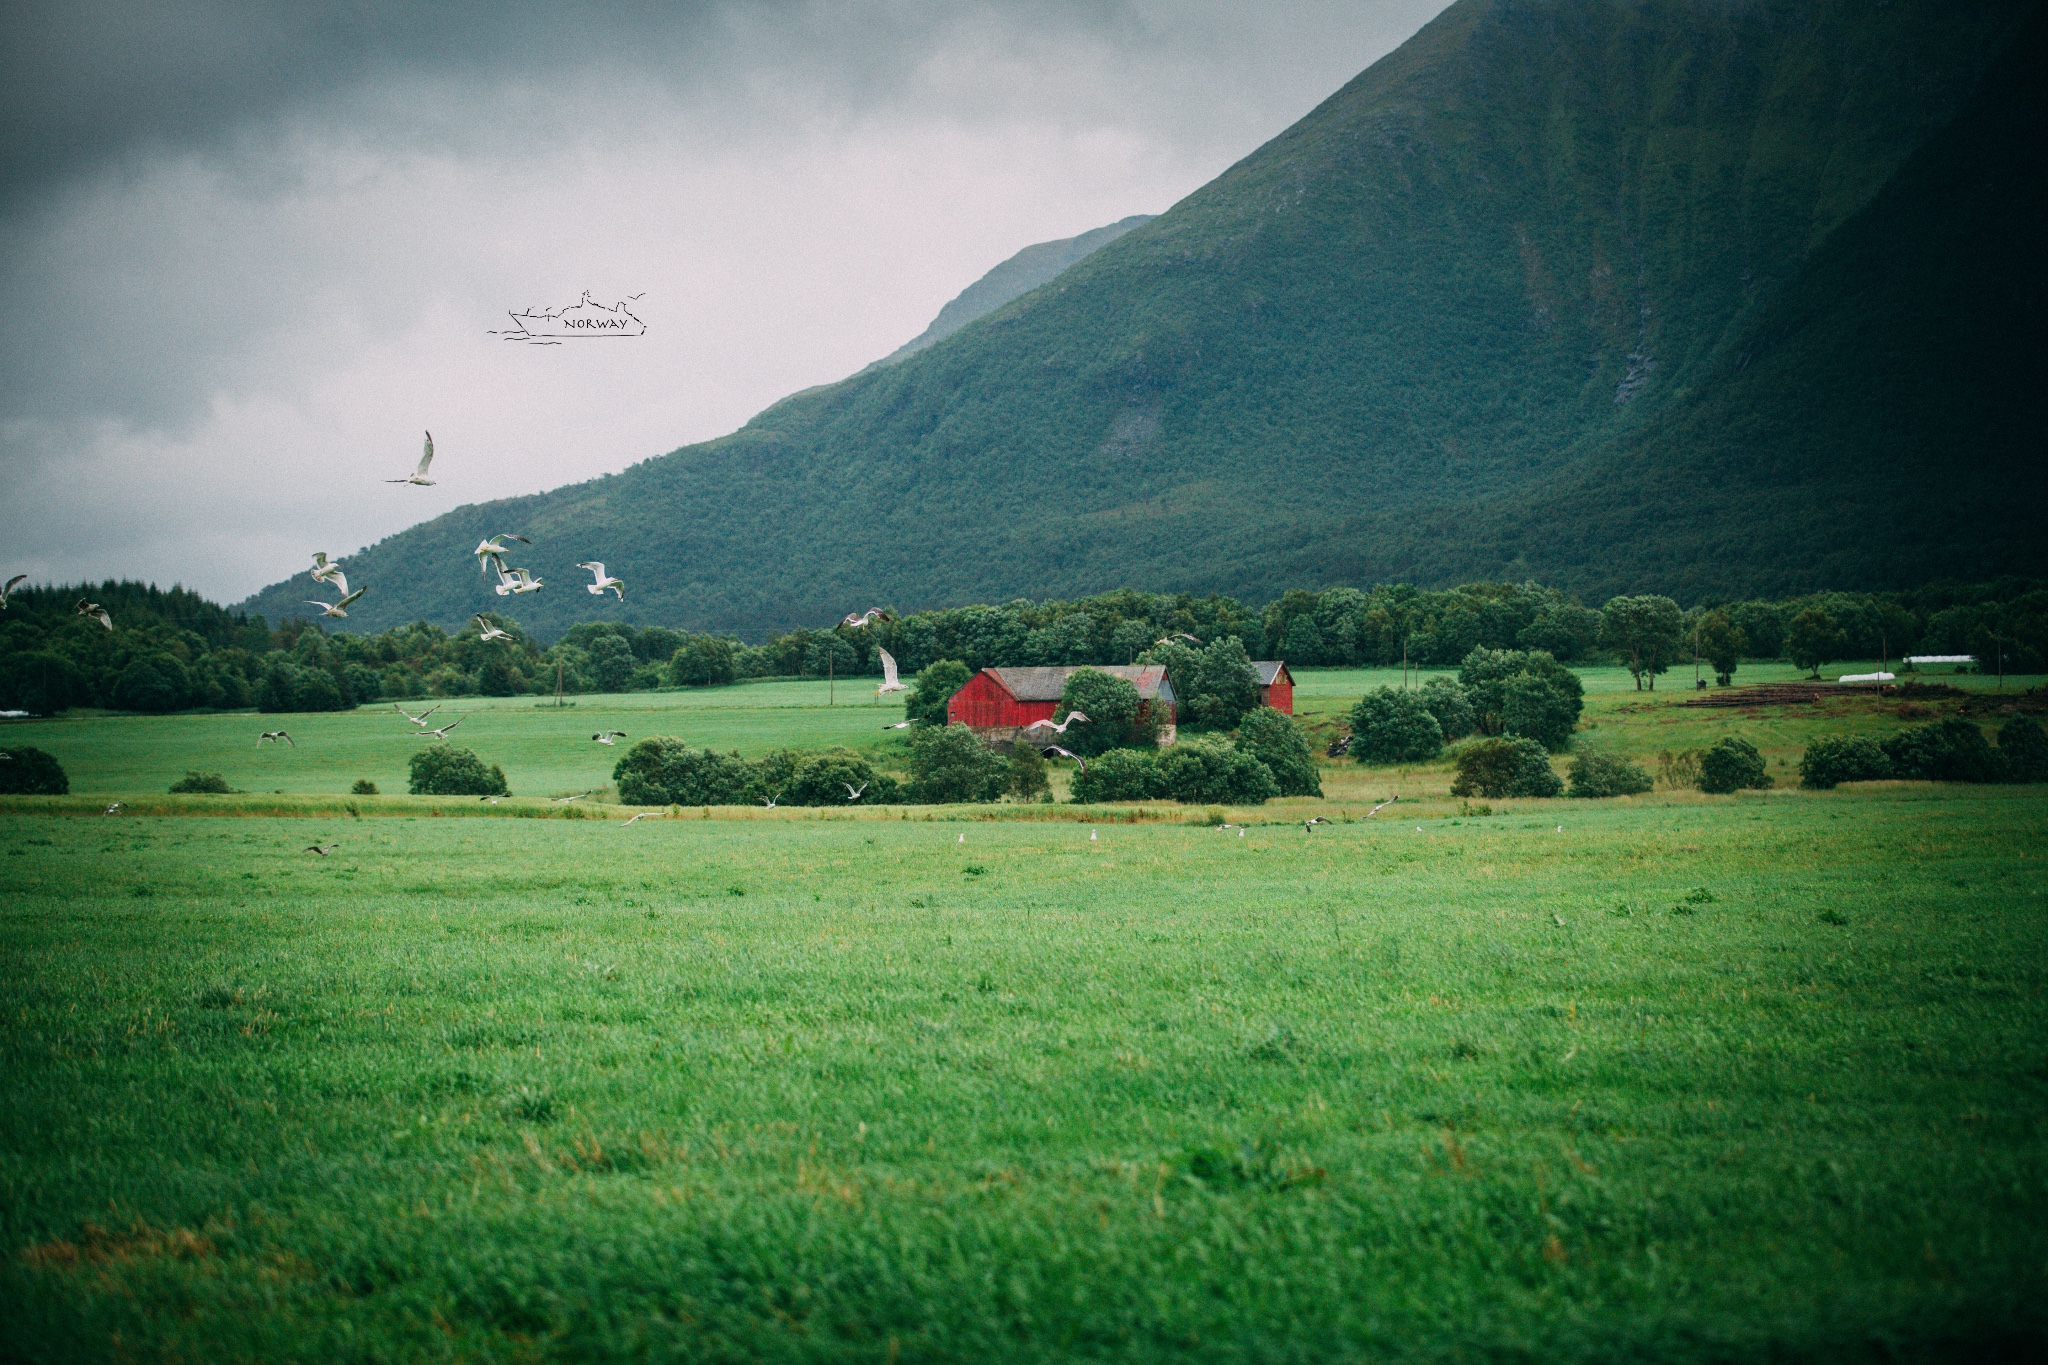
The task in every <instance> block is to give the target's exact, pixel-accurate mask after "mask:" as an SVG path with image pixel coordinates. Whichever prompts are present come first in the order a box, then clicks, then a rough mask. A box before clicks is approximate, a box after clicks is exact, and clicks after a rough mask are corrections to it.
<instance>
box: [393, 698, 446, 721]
mask: <svg viewBox="0 0 2048 1365" xmlns="http://www.w3.org/2000/svg"><path fill="white" fill-rule="evenodd" d="M391 709H392V710H394V711H396V712H397V713H398V714H399V715H401V716H404V717H405V718H406V719H407V720H409V721H411V722H412V723H413V724H414V725H425V724H426V723H427V717H428V716H431V715H433V714H434V713H435V712H436V711H438V710H440V709H441V703H439V702H435V703H434V704H433V705H432V706H429V707H428V708H427V709H426V710H424V711H422V712H420V713H419V714H418V715H414V714H413V713H412V712H410V711H408V710H406V709H405V708H404V707H403V706H400V705H399V704H398V703H397V702H392V703H391Z"/></svg>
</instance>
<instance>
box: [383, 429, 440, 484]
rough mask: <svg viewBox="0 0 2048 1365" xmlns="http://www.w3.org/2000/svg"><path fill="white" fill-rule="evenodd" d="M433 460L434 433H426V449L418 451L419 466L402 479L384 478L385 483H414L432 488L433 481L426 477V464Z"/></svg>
mask: <svg viewBox="0 0 2048 1365" xmlns="http://www.w3.org/2000/svg"><path fill="white" fill-rule="evenodd" d="M433 462H434V433H433V432H431V431H430V432H428V433H427V445H426V449H425V450H423V451H422V452H420V467H419V468H418V469H415V470H414V471H413V472H412V473H410V474H408V475H406V476H405V477H404V478H402V479H386V480H384V482H386V483H416V484H418V485H419V486H420V487H422V488H432V487H433V486H434V481H433V480H432V479H430V478H428V477H427V466H428V465H430V464H432V463H433Z"/></svg>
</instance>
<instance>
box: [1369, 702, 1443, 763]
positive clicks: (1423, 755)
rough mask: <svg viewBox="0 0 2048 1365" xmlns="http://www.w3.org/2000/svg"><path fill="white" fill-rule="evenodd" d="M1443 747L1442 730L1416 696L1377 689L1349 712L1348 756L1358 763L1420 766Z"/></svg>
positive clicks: (1427, 708) (1440, 751)
mask: <svg viewBox="0 0 2048 1365" xmlns="http://www.w3.org/2000/svg"><path fill="white" fill-rule="evenodd" d="M1443 747H1444V732H1443V727H1442V726H1440V725H1438V724H1437V720H1436V717H1435V716H1433V715H1431V714H1430V711H1429V707H1428V706H1427V705H1426V704H1425V703H1424V702H1423V699H1422V697H1421V696H1420V694H1418V693H1415V692H1403V691H1396V690H1395V689H1394V688H1391V687H1377V688H1374V689H1373V690H1372V691H1370V692H1368V693H1366V694H1365V695H1364V696H1363V697H1361V698H1359V700H1358V705H1356V706H1354V707H1352V708H1351V756H1352V757H1353V758H1355V759H1357V760H1358V761H1359V762H1361V763H1421V762H1425V761H1427V760H1429V759H1432V758H1435V757H1436V756H1437V755H1438V754H1440V753H1442V752H1443Z"/></svg>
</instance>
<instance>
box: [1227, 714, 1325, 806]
mask: <svg viewBox="0 0 2048 1365" xmlns="http://www.w3.org/2000/svg"><path fill="white" fill-rule="evenodd" d="M1237 747H1238V748H1239V749H1241V750H1243V751H1244V752H1245V753H1248V754H1250V755H1251V756H1252V757H1253V758H1256V759H1258V760H1259V762H1261V763H1263V764H1265V765H1266V768H1267V770H1268V771H1269V772H1271V773H1272V774H1273V783H1274V785H1275V786H1276V787H1278V788H1279V791H1280V795H1282V796H1321V795H1322V794H1323V782H1322V779H1321V778H1320V777H1318V776H1317V775H1316V761H1315V757H1314V756H1313V755H1312V754H1310V753H1309V751H1308V741H1307V740H1305V739H1303V738H1302V737H1301V728H1300V727H1299V726H1297V725H1296V724H1295V723H1294V721H1293V720H1292V719H1290V718H1289V717H1287V716H1283V715H1281V714H1280V713H1279V712H1278V711H1275V710H1274V709H1273V708H1272V707H1270V706H1259V707H1255V708H1253V709H1252V710H1250V711H1247V712H1246V713H1245V717H1244V719H1243V720H1241V721H1239V722H1238V726H1237Z"/></svg>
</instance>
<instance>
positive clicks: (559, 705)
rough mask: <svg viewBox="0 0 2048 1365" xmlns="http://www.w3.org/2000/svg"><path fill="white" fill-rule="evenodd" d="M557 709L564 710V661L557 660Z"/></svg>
mask: <svg viewBox="0 0 2048 1365" xmlns="http://www.w3.org/2000/svg"><path fill="white" fill-rule="evenodd" d="M555 709H556V710H557V711H559V710H561V709H562V661H561V660H560V659H557V660H555Z"/></svg>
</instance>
